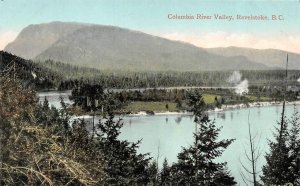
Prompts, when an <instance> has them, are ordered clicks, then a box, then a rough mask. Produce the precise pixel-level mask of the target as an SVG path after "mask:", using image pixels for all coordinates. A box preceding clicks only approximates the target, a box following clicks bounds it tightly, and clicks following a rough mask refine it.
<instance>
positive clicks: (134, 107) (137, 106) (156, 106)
mask: <svg viewBox="0 0 300 186" xmlns="http://www.w3.org/2000/svg"><path fill="white" fill-rule="evenodd" d="M215 97H216V95H212V94H203V99H204V101H205V103H207V104H210V103H213V102H215ZM166 105H168V108H167V106H166ZM123 111H124V112H125V113H126V112H131V113H136V112H139V111H150V112H167V111H169V112H176V111H178V109H177V108H176V103H175V102H167V101H163V102H143V101H136V102H132V103H130V104H129V105H127V106H126V107H125V108H124V109H123Z"/></svg>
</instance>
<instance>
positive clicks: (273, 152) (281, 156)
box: [261, 117, 292, 185]
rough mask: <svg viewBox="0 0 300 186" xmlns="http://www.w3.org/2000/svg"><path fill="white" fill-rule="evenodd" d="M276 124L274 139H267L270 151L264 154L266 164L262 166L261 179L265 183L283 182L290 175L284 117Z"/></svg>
mask: <svg viewBox="0 0 300 186" xmlns="http://www.w3.org/2000/svg"><path fill="white" fill-rule="evenodd" d="M278 125H279V128H276V133H274V137H275V141H269V147H270V152H269V153H268V154H266V156H265V157H266V161H267V164H266V165H264V166H263V168H262V171H263V175H262V176H261V180H262V181H263V183H264V184H265V185H271V184H285V183H288V182H289V181H290V180H291V177H292V174H291V171H290V165H291V159H290V157H289V146H288V138H289V133H288V129H287V121H286V118H285V117H283V119H282V120H281V122H278ZM280 134H281V135H280Z"/></svg>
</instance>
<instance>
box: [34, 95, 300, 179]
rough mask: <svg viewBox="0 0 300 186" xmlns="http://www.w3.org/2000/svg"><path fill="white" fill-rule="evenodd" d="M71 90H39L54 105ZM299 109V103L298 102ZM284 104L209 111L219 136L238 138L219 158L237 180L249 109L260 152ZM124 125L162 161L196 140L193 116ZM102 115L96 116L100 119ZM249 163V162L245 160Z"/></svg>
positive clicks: (128, 120)
mask: <svg viewBox="0 0 300 186" xmlns="http://www.w3.org/2000/svg"><path fill="white" fill-rule="evenodd" d="M68 94H69V93H68V92H55V93H49V94H48V93H39V97H40V98H41V101H42V100H43V97H45V96H46V97H47V99H48V100H49V103H50V104H52V105H54V106H58V107H59V106H60V103H59V102H60V101H59V97H60V96H62V97H63V98H64V100H65V101H66V102H67V103H71V102H70V101H69V99H68ZM297 109H298V111H299V110H300V105H297ZM281 110H282V109H281V106H270V107H261V108H259V107H254V108H246V109H238V110H230V111H225V112H218V113H210V118H211V119H215V121H216V125H217V126H218V127H222V130H221V132H220V136H219V138H220V139H236V140H235V141H234V142H233V144H231V145H230V146H229V147H228V148H227V149H226V151H225V152H224V153H223V155H222V157H221V158H220V159H219V160H220V161H226V162H228V167H229V169H230V171H231V173H232V175H233V176H235V178H236V180H237V181H238V182H240V183H241V184H242V183H243V182H242V180H241V178H240V170H241V165H240V162H239V160H240V159H241V160H243V159H245V154H244V152H245V150H247V149H245V148H247V147H248V146H247V144H248V139H249V138H248V128H247V126H248V113H249V111H250V120H249V122H250V124H251V130H252V132H253V134H258V136H261V138H260V143H259V147H260V148H261V149H262V152H261V154H265V153H266V152H267V151H268V141H267V139H273V136H272V132H273V131H274V125H276V123H277V121H278V120H279V119H280V113H281ZM286 113H287V117H289V116H290V115H291V114H292V113H293V106H292V105H290V106H287V108H286ZM123 119H124V120H123V121H124V126H123V128H122V129H121V134H120V139H126V140H129V141H131V142H136V141H138V140H140V139H143V140H142V143H141V145H140V148H139V150H138V151H139V152H141V153H148V152H150V155H151V156H152V157H157V156H158V148H159V149H160V150H159V155H160V158H159V165H160V166H161V165H162V162H163V160H164V158H167V159H168V162H169V163H171V162H175V161H177V154H178V153H179V152H180V151H181V150H182V147H188V146H190V145H192V144H193V140H194V139H193V132H194V131H195V125H194V123H193V116H182V115H168V116H155V115H154V116H140V117H124V118H123ZM85 120H86V121H89V122H90V125H89V126H88V127H91V125H92V118H91V117H87V118H85ZM98 120H99V118H96V119H95V122H96V123H98ZM245 163H246V164H247V163H248V162H245ZM264 164H265V159H264V157H263V156H262V157H261V158H260V159H259V161H258V164H257V169H258V170H260V168H261V167H262V165H264Z"/></svg>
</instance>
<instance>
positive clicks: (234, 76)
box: [228, 71, 242, 84]
mask: <svg viewBox="0 0 300 186" xmlns="http://www.w3.org/2000/svg"><path fill="white" fill-rule="evenodd" d="M241 79H242V74H241V73H240V72H239V71H234V72H233V73H232V74H231V76H230V77H229V78H228V82H229V83H233V84H238V83H239V82H240V81H241Z"/></svg>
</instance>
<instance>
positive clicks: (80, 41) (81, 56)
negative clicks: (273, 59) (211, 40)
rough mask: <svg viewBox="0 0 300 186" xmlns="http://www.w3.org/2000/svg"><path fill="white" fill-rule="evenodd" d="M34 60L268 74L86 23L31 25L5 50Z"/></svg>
mask: <svg viewBox="0 0 300 186" xmlns="http://www.w3.org/2000/svg"><path fill="white" fill-rule="evenodd" d="M4 50H6V51H9V52H12V53H14V54H17V55H19V56H21V57H24V58H27V59H33V60H47V59H53V60H56V61H61V62H64V63H69V64H75V65H80V66H85V67H93V68H98V69H102V70H122V71H168V70H170V71H204V70H243V69H247V70H252V69H268V68H269V67H268V66H267V65H266V64H262V63H260V62H257V61H254V60H252V58H251V56H250V57H247V56H243V55H234V56H233V55H232V56H229V55H228V56H224V55H223V54H218V53H217V52H215V51H213V52H211V51H209V50H207V49H203V48H199V47H196V46H194V45H191V44H188V43H183V42H178V41H172V40H167V39H164V38H161V37H156V36H152V35H149V34H146V33H142V32H138V31H133V30H129V29H124V28H119V27H114V26H102V25H93V24H82V23H63V22H52V23H46V24H38V25H30V26H28V27H26V28H24V29H23V30H22V32H21V33H20V34H19V36H18V37H17V38H16V40H15V41H13V42H12V43H10V44H8V45H7V47H6V48H5V49H4Z"/></svg>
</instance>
